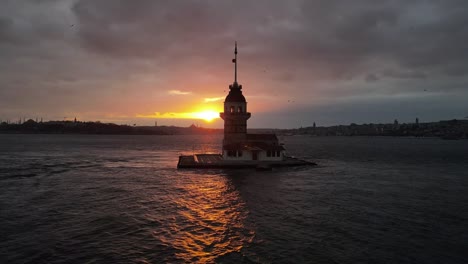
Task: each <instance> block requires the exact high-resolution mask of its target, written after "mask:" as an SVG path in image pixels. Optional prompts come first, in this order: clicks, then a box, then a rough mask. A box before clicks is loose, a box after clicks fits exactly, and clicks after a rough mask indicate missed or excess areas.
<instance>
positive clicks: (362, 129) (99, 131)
mask: <svg viewBox="0 0 468 264" xmlns="http://www.w3.org/2000/svg"><path fill="white" fill-rule="evenodd" d="M249 131H251V132H253V133H263V132H273V133H276V134H277V135H284V136H290V135H310V136H399V137H400V136H401V137H405V136H407V137H440V138H443V139H467V138H468V120H456V119H454V120H443V121H438V122H428V123H403V124H399V123H398V122H394V123H392V124H372V123H371V124H360V125H359V124H354V123H352V124H350V125H338V126H327V127H325V126H308V127H301V128H294V129H249ZM222 133H223V129H218V128H203V127H198V126H195V125H191V126H189V127H177V126H129V125H117V124H113V123H101V122H99V121H98V122H81V121H47V122H36V121H34V120H32V119H29V120H28V121H26V122H23V123H7V122H2V123H0V134H96V135H206V134H222Z"/></svg>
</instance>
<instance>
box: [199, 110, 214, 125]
mask: <svg viewBox="0 0 468 264" xmlns="http://www.w3.org/2000/svg"><path fill="white" fill-rule="evenodd" d="M193 116H194V118H197V119H203V120H205V121H206V122H211V121H213V119H215V118H219V113H218V112H215V111H210V110H208V111H203V112H197V113H193Z"/></svg>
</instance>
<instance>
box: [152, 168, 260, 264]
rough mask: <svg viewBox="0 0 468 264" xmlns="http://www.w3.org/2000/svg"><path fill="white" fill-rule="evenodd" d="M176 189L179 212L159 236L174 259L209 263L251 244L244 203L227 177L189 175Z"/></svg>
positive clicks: (251, 236) (251, 232)
mask: <svg viewBox="0 0 468 264" xmlns="http://www.w3.org/2000/svg"><path fill="white" fill-rule="evenodd" d="M178 187H179V188H181V189H182V190H183V191H182V192H181V195H178V196H177V198H176V199H175V201H174V202H175V204H176V206H177V211H178V213H177V215H176V217H175V219H173V221H171V223H170V226H169V230H170V232H169V233H166V235H163V237H161V236H159V237H158V239H160V240H161V241H165V242H166V243H167V244H170V245H171V247H173V248H174V249H176V253H175V255H176V257H177V259H179V260H183V261H186V262H191V263H193V262H197V263H212V262H214V261H215V259H216V258H217V257H219V256H224V255H226V254H229V253H234V252H235V253H240V252H241V249H242V248H243V246H244V245H245V244H246V243H251V242H252V240H253V237H254V235H255V233H254V231H253V229H249V227H248V225H247V224H246V223H245V220H246V217H247V215H248V210H247V209H246V205H245V202H244V201H243V200H242V198H241V196H240V194H239V191H238V190H237V189H236V187H235V186H234V185H233V184H232V182H231V181H230V180H229V179H228V178H227V177H224V176H222V175H216V174H213V175H204V176H203V177H201V176H200V175H190V176H187V177H183V179H182V180H180V182H178Z"/></svg>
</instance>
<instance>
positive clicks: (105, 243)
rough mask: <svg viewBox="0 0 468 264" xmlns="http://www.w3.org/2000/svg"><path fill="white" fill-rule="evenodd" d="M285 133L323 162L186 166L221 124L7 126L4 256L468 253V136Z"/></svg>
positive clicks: (419, 256)
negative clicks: (79, 130) (210, 127)
mask: <svg viewBox="0 0 468 264" xmlns="http://www.w3.org/2000/svg"><path fill="white" fill-rule="evenodd" d="M280 140H281V141H283V142H284V143H285V147H286V149H287V151H288V154H289V155H292V156H295V157H298V158H303V159H306V160H309V161H314V162H316V163H317V164H318V166H307V167H295V168H275V169H273V170H272V171H255V170H254V169H240V170H220V169H210V170H189V169H177V168H176V165H177V161H178V156H179V155H180V154H192V153H218V152H219V151H220V148H221V142H222V135H214V136H213V135H201V136H200V135H197V136H195V135H187V136H185V135H184V136H179V135H176V136H159V135H157V136H135V135H131V136H130V135H128V136H122V135H0V263H468V140H442V139H438V138H405V137H312V136H285V137H280Z"/></svg>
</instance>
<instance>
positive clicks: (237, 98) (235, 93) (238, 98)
mask: <svg viewBox="0 0 468 264" xmlns="http://www.w3.org/2000/svg"><path fill="white" fill-rule="evenodd" d="M232 62H233V63H234V83H233V84H231V85H229V94H228V95H227V96H226V100H224V102H242V103H245V97H244V95H242V91H241V90H242V85H239V84H238V83H237V41H236V43H235V47H234V59H233V60H232Z"/></svg>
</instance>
